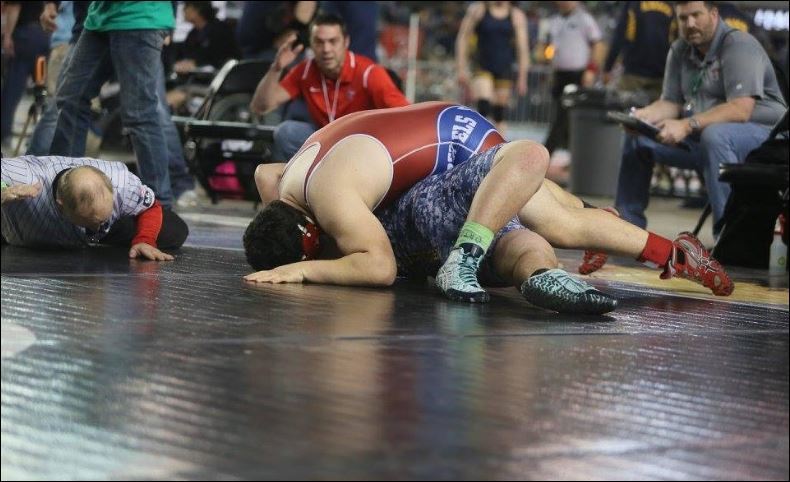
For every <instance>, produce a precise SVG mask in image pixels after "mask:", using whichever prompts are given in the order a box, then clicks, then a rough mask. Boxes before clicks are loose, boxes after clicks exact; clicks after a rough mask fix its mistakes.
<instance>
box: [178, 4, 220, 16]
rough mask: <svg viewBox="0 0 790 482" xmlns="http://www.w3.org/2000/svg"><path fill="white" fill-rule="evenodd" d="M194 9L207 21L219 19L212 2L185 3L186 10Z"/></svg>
mask: <svg viewBox="0 0 790 482" xmlns="http://www.w3.org/2000/svg"><path fill="white" fill-rule="evenodd" d="M186 7H192V8H194V9H195V10H197V12H198V13H199V14H200V16H201V17H203V18H204V19H206V20H214V19H215V18H216V17H217V9H216V7H214V5H212V4H211V2H184V8H186Z"/></svg>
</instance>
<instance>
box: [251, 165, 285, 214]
mask: <svg viewBox="0 0 790 482" xmlns="http://www.w3.org/2000/svg"><path fill="white" fill-rule="evenodd" d="M283 171H285V163H283V162H277V163H273V164H259V165H258V167H256V168H255V185H256V186H257V187H258V194H259V195H260V196H261V201H262V202H263V205H264V206H266V205H267V204H269V203H270V202H272V201H276V200H278V199H280V190H279V188H278V186H279V184H280V179H281V178H282V177H283Z"/></svg>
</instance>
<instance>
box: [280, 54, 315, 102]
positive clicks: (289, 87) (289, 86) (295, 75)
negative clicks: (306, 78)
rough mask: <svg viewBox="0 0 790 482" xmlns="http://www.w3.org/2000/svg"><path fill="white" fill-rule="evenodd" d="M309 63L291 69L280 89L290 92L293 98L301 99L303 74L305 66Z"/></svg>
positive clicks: (282, 81) (304, 62) (281, 82)
mask: <svg viewBox="0 0 790 482" xmlns="http://www.w3.org/2000/svg"><path fill="white" fill-rule="evenodd" d="M307 62H309V61H307V60H306V61H303V62H300V63H299V64H298V65H297V66H296V67H294V68H293V69H291V71H290V72H288V74H286V76H285V77H283V80H281V81H280V87H282V88H283V89H285V91H286V92H288V95H290V96H291V98H292V99H293V98H295V97H299V96H300V94H301V90H302V89H301V84H302V74H304V69H305V65H307Z"/></svg>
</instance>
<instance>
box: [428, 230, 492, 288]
mask: <svg viewBox="0 0 790 482" xmlns="http://www.w3.org/2000/svg"><path fill="white" fill-rule="evenodd" d="M484 255H485V252H484V251H483V248H481V247H480V246H478V245H476V244H474V243H463V244H461V245H460V246H458V247H457V248H455V249H453V250H452V251H450V255H449V256H448V257H447V261H445V262H444V264H443V265H442V267H441V268H439V272H438V273H437V274H436V286H437V287H438V288H439V289H440V290H442V293H444V294H445V296H447V297H448V298H450V299H451V300H454V301H466V302H468V303H486V302H488V300H489V299H491V297H490V295H489V294H488V293H487V292H486V290H484V289H483V287H482V286H480V283H479V282H478V281H477V270H478V269H479V268H480V264H481V263H482V262H483V257H484Z"/></svg>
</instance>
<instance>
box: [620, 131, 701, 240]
mask: <svg viewBox="0 0 790 482" xmlns="http://www.w3.org/2000/svg"><path fill="white" fill-rule="evenodd" d="M689 144H690V145H691V151H684V150H683V149H680V148H677V147H672V146H667V145H664V144H661V143H658V142H655V141H652V140H650V139H648V138H646V137H644V136H637V135H630V134H629V135H627V136H626V140H625V145H624V148H623V158H622V162H621V163H620V174H619V178H618V181H617V194H616V196H615V208H616V209H617V211H618V212H619V213H620V216H622V218H623V219H625V220H626V221H628V222H630V223H633V224H635V225H637V226H639V227H640V228H645V227H647V218H645V209H647V205H648V203H649V201H650V180H651V178H652V175H653V166H654V165H655V163H661V164H666V165H668V166H673V167H680V168H682V169H698V168H700V167H701V166H702V162H703V155H702V151H701V150H700V148H699V144H698V143H695V142H689Z"/></svg>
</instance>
